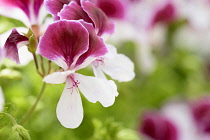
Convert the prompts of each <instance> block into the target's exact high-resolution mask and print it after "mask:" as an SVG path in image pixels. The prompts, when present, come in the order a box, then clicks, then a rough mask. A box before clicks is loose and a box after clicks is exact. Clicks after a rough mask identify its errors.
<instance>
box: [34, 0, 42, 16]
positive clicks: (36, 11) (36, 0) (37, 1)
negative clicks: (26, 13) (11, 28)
mask: <svg viewBox="0 0 210 140" xmlns="http://www.w3.org/2000/svg"><path fill="white" fill-rule="evenodd" d="M43 2H44V0H34V14H35V16H36V17H38V15H39V10H40V8H41V6H42V4H43Z"/></svg>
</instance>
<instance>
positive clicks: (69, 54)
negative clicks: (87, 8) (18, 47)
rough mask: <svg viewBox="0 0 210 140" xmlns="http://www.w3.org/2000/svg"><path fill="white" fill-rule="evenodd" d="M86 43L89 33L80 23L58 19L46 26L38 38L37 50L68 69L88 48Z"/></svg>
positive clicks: (87, 42)
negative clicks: (43, 32)
mask: <svg viewBox="0 0 210 140" xmlns="http://www.w3.org/2000/svg"><path fill="white" fill-rule="evenodd" d="M88 44H89V34H88V32H87V29H86V28H85V27H84V26H83V25H82V24H81V23H79V22H78V21H67V20H60V21H57V22H55V23H53V24H51V25H49V26H48V28H47V30H46V32H45V34H44V35H43V36H42V37H41V39H40V43H39V46H38V52H39V54H41V55H42V56H44V57H46V58H47V59H49V60H51V61H53V62H55V63H56V64H58V65H59V66H60V67H62V68H63V69H64V70H68V68H70V67H74V64H75V63H76V61H77V59H78V58H79V57H80V56H81V55H82V54H83V53H85V52H86V51H87V50H88ZM64 64H66V65H64Z"/></svg>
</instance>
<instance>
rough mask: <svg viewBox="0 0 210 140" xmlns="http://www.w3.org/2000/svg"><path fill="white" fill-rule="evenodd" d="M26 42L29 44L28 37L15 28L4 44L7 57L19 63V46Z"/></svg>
mask: <svg viewBox="0 0 210 140" xmlns="http://www.w3.org/2000/svg"><path fill="white" fill-rule="evenodd" d="M26 44H28V38H27V37H25V36H23V35H20V34H19V33H18V32H17V30H16V29H13V30H12V33H11V34H10V36H9V37H8V38H7V40H6V43H5V45H4V50H5V57H7V58H9V59H11V60H13V61H15V62H16V63H18V64H19V63H20V60H19V56H18V48H19V47H21V46H23V45H26Z"/></svg>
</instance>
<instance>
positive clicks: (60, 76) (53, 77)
mask: <svg viewBox="0 0 210 140" xmlns="http://www.w3.org/2000/svg"><path fill="white" fill-rule="evenodd" d="M71 73H74V71H71V70H68V71H63V72H54V73H52V74H49V75H47V76H46V77H44V79H43V81H44V82H46V83H51V84H61V83H64V82H66V79H67V76H68V75H69V74H71Z"/></svg>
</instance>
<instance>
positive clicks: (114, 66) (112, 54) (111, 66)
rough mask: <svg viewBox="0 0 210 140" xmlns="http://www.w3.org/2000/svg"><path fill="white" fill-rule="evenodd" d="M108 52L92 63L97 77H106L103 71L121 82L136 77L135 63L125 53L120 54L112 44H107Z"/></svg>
mask: <svg viewBox="0 0 210 140" xmlns="http://www.w3.org/2000/svg"><path fill="white" fill-rule="evenodd" d="M107 48H108V53H107V54H106V55H104V56H102V57H100V58H98V59H96V60H95V61H93V63H92V67H93V71H94V74H95V76H96V77H100V78H104V79H106V77H105V75H104V73H103V72H105V73H106V74H108V75H109V76H110V77H111V78H113V79H115V80H118V81H119V82H126V81H131V80H132V79H133V78H134V77H135V73H134V64H133V62H132V61H131V60H130V59H129V58H128V57H127V56H125V55H123V54H118V53H117V50H116V48H115V47H114V46H112V45H107Z"/></svg>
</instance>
